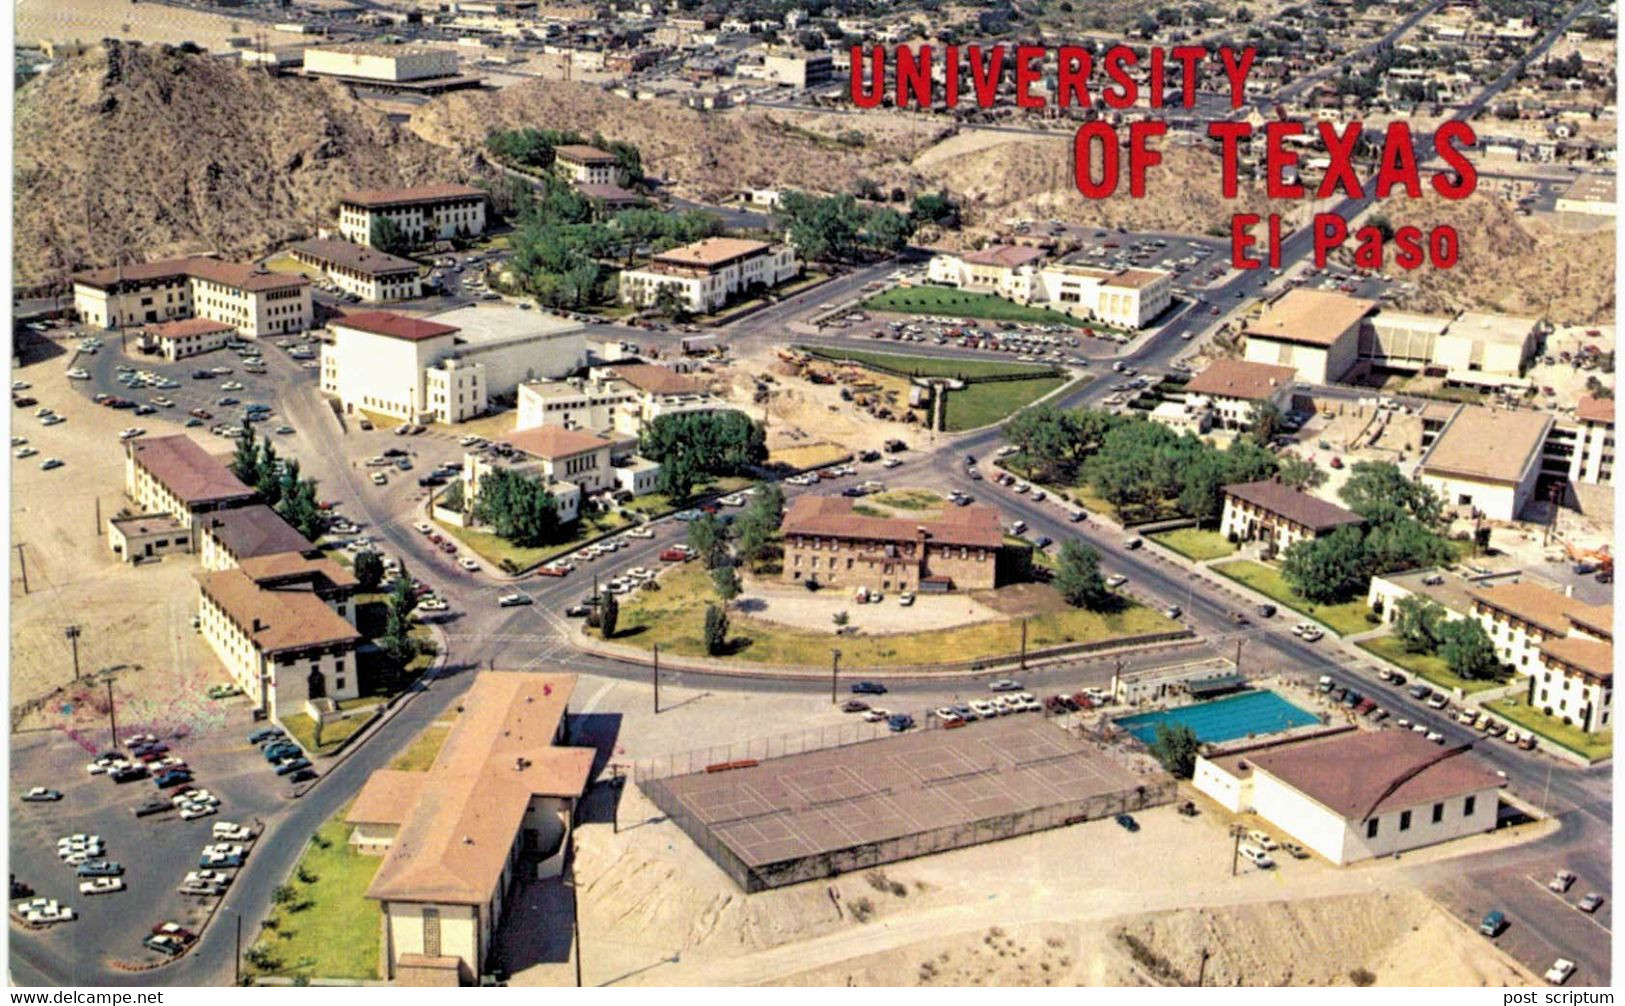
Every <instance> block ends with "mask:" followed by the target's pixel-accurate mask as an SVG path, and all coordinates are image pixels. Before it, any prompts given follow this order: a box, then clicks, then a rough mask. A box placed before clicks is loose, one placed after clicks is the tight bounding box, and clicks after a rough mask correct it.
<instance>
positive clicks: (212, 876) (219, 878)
mask: <svg viewBox="0 0 1625 1006" xmlns="http://www.w3.org/2000/svg"><path fill="white" fill-rule="evenodd" d="M220 823H221V824H223V823H225V822H220ZM215 827H216V828H218V827H220V824H216V825H215ZM186 883H188V884H229V883H231V878H230V877H228V876H226V875H225V874H224V873H221V872H220V871H219V870H193V871H192V872H190V873H188V874H187V875H186Z"/></svg>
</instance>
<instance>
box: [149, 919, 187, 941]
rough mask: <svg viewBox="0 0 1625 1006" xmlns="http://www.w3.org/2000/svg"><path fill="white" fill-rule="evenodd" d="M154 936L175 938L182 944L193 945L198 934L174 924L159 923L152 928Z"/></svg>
mask: <svg viewBox="0 0 1625 1006" xmlns="http://www.w3.org/2000/svg"><path fill="white" fill-rule="evenodd" d="M152 935H154V936H173V937H175V938H176V939H177V940H180V941H181V942H182V943H191V942H192V941H193V940H195V939H197V933H194V932H192V931H191V930H190V929H187V928H185V927H183V926H181V925H179V924H178V923H174V922H160V923H158V924H157V925H156V926H153V927H152Z"/></svg>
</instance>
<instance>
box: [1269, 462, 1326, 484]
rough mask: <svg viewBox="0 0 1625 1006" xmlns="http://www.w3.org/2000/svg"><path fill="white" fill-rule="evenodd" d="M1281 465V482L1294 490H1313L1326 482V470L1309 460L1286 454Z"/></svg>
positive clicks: (1278, 472)
mask: <svg viewBox="0 0 1625 1006" xmlns="http://www.w3.org/2000/svg"><path fill="white" fill-rule="evenodd" d="M1279 464H1280V467H1279V468H1278V469H1277V474H1278V475H1280V476H1281V481H1282V482H1283V483H1285V484H1286V485H1289V486H1291V487H1292V488H1294V489H1299V490H1302V489H1313V488H1315V487H1316V486H1320V485H1323V484H1325V482H1326V472H1325V470H1324V469H1322V468H1321V467H1320V466H1319V465H1317V464H1315V463H1314V462H1313V461H1310V460H1309V459H1308V458H1300V457H1298V456H1297V455H1296V454H1284V455H1282V456H1281V458H1280V462H1279Z"/></svg>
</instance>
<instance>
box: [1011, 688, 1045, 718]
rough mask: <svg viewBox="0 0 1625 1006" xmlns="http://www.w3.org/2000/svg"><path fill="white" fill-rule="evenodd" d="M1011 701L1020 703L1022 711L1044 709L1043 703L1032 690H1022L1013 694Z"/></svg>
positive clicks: (1033, 711)
mask: <svg viewBox="0 0 1625 1006" xmlns="http://www.w3.org/2000/svg"><path fill="white" fill-rule="evenodd" d="M1013 701H1015V702H1019V703H1020V704H1021V711H1022V712H1024V713H1041V712H1043V711H1044V703H1042V702H1040V701H1038V696H1036V695H1034V694H1033V693H1032V692H1022V693H1020V694H1019V695H1017V696H1015V698H1014V700H1013Z"/></svg>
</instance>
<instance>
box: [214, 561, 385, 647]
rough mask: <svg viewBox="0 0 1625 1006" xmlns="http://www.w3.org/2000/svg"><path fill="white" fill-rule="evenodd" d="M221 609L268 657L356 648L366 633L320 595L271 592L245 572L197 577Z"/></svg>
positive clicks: (299, 591) (231, 571)
mask: <svg viewBox="0 0 1625 1006" xmlns="http://www.w3.org/2000/svg"><path fill="white" fill-rule="evenodd" d="M194 575H195V576H196V577H197V581H198V585H199V586H200V587H201V588H202V590H203V593H204V595H205V596H207V597H209V598H210V599H212V600H213V601H214V603H215V604H217V605H218V606H219V607H220V609H221V610H222V611H224V612H225V613H226V616H227V617H228V618H230V619H231V620H232V621H233V622H235V623H236V624H237V627H238V628H239V629H241V630H242V631H243V632H244V633H245V634H247V635H248V637H249V639H250V640H252V641H253V644H254V646H255V648H256V649H258V650H260V651H261V652H262V653H265V654H274V653H282V652H285V651H287V650H302V649H307V648H310V647H315V646H331V645H342V644H351V645H353V644H355V643H358V642H360V641H361V634H360V633H359V632H357V631H356V630H355V627H354V626H352V625H351V624H350V623H349V622H346V621H345V620H344V619H343V618H342V617H340V616H339V614H338V613H337V612H335V611H334V610H333V609H332V608H329V607H328V606H327V604H326V603H325V602H324V601H323V600H322V599H321V598H320V597H317V596H316V595H315V594H313V593H311V592H309V591H301V590H265V589H262V588H261V587H260V585H259V584H257V583H255V582H254V580H253V578H252V577H250V576H249V575H248V574H247V573H245V572H244V571H243V570H241V569H227V570H220V571H217V572H202V573H196V574H194Z"/></svg>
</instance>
